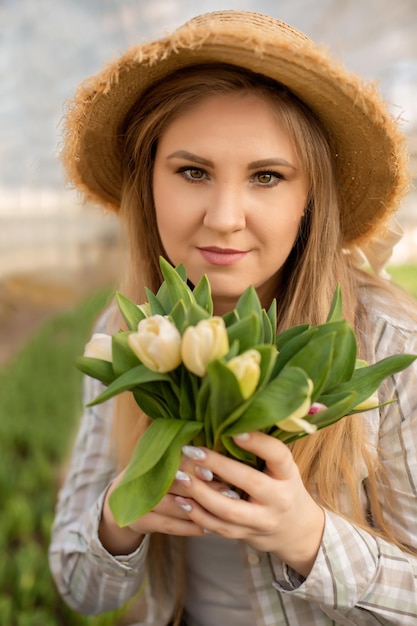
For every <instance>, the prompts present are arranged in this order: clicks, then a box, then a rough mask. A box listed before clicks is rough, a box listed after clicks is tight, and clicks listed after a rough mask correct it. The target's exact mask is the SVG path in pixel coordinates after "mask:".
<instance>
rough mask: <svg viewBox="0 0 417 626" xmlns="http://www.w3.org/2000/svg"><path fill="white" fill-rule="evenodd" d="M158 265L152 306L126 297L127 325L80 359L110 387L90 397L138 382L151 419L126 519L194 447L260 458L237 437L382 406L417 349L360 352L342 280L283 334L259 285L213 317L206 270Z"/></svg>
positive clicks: (324, 422) (287, 432)
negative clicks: (383, 395) (321, 308)
mask: <svg viewBox="0 0 417 626" xmlns="http://www.w3.org/2000/svg"><path fill="white" fill-rule="evenodd" d="M160 265H161V270H162V273H163V277H164V282H163V283H162V285H161V287H160V289H159V290H158V292H157V293H156V294H154V293H152V292H151V291H150V290H147V291H146V293H147V297H148V302H147V303H145V304H142V305H136V304H135V303H133V302H132V301H130V300H129V299H128V298H126V297H124V296H122V295H121V294H117V300H118V305H119V307H120V311H121V314H122V315H123V318H124V320H125V322H126V324H127V327H128V329H129V330H128V331H120V332H118V333H116V334H115V335H113V336H110V335H103V334H96V335H93V338H92V340H91V341H90V342H89V343H88V344H87V346H86V351H85V354H84V356H83V357H80V358H79V359H78V366H79V368H80V369H81V370H82V371H83V372H84V373H86V374H87V375H89V376H92V377H93V378H96V379H98V380H100V381H101V382H102V383H103V384H104V385H105V386H106V389H105V390H104V391H103V392H102V393H101V394H100V395H99V396H98V397H97V398H96V399H95V400H94V401H93V402H92V403H91V404H98V403H100V402H104V401H105V400H108V399H109V398H112V397H114V396H115V395H117V394H119V393H121V392H125V391H130V392H131V393H132V394H133V396H134V398H135V400H136V402H137V404H138V405H139V407H140V408H141V409H142V410H143V411H144V412H145V413H146V415H148V416H149V418H150V419H151V420H152V421H151V424H150V426H149V427H148V428H147V430H146V431H145V433H144V435H143V436H142V437H141V438H140V440H139V442H138V444H137V445H136V448H135V450H134V452H133V455H132V458H131V460H130V463H129V465H128V467H127V469H126V471H125V474H124V477H123V480H122V481H121V482H120V483H119V485H118V487H117V488H116V489H115V491H114V492H113V493H112V495H111V497H110V506H111V508H112V511H113V514H114V516H115V519H116V520H117V522H118V523H119V524H120V526H124V525H127V524H129V523H131V522H132V521H133V520H135V519H137V518H138V517H140V516H142V515H144V514H145V513H147V512H148V511H150V510H151V509H152V508H153V507H154V506H155V505H156V504H157V503H158V502H159V501H160V500H161V499H162V497H163V496H164V495H165V494H166V493H167V491H168V489H169V486H170V485H171V483H172V481H173V480H174V477H175V473H176V471H177V469H178V466H179V462H180V457H181V449H182V447H183V446H184V445H186V444H190V443H191V444H193V445H198V446H199V445H204V446H207V447H209V448H212V449H214V450H217V451H219V452H221V453H223V454H227V455H230V456H232V457H234V458H236V459H238V460H240V461H242V462H244V463H248V464H251V465H253V466H256V465H257V459H256V458H255V457H254V456H253V455H251V454H249V453H247V452H245V451H243V450H242V449H241V448H239V447H238V446H236V445H235V444H234V442H233V439H232V436H233V435H237V434H239V433H243V432H250V431H255V430H261V431H263V432H265V433H268V434H269V435H271V436H273V437H277V438H278V439H280V440H281V441H283V442H285V443H289V442H292V441H294V440H296V439H298V438H300V437H303V436H305V435H307V434H311V433H314V432H315V431H316V430H318V429H320V428H324V427H326V426H329V425H330V424H332V423H334V422H335V421H337V420H339V419H340V418H342V417H344V416H346V415H351V414H353V413H357V412H362V411H365V410H369V409H371V408H375V407H377V406H379V405H378V400H377V399H376V396H375V395H374V394H375V392H376V390H377V389H378V387H379V385H380V384H381V382H382V381H383V380H384V378H386V377H387V376H389V375H391V374H393V373H395V372H398V371H400V370H402V369H404V368H405V367H407V366H408V365H409V364H410V363H411V362H412V361H413V360H414V359H415V358H416V356H413V355H406V354H400V355H394V356H390V357H388V358H386V359H384V360H382V361H379V362H378V363H375V364H373V365H368V364H367V363H366V362H365V361H362V360H359V359H358V358H357V342H356V338H355V334H354V332H353V330H352V328H351V326H350V325H349V324H348V323H347V322H346V321H345V320H344V319H343V318H342V298H341V293H340V289H339V288H337V289H336V291H335V294H334V298H333V302H332V306H331V308H330V311H329V315H328V318H327V322H326V323H324V324H320V325H317V326H310V325H307V324H305V325H300V326H295V327H293V328H290V329H288V330H285V331H284V332H281V333H278V334H277V333H276V302H275V301H274V302H273V303H272V305H271V307H270V308H269V310H268V311H266V310H265V309H263V308H262V307H261V304H260V302H259V299H258V296H257V294H256V291H255V289H254V288H253V287H249V288H248V289H246V291H245V292H244V293H243V294H242V296H241V297H240V299H239V301H238V302H237V304H236V308H235V309H234V310H233V311H231V312H229V313H227V314H226V315H224V316H223V317H219V316H213V302H212V298H211V291H210V284H209V281H208V279H207V277H206V276H203V278H202V279H201V280H200V281H199V283H198V284H197V285H196V286H195V287H194V289H190V287H189V286H188V284H187V277H186V273H185V270H184V267H183V266H182V265H180V266H178V267H176V268H173V267H172V266H171V265H170V264H169V263H168V262H167V261H165V260H164V259H163V258H161V259H160ZM138 494H140V497H138Z"/></svg>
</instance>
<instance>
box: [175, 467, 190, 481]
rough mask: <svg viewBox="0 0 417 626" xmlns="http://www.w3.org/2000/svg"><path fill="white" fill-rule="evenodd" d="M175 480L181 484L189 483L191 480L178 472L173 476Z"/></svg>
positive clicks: (186, 475)
mask: <svg viewBox="0 0 417 626" xmlns="http://www.w3.org/2000/svg"><path fill="white" fill-rule="evenodd" d="M175 480H179V481H180V482H181V483H188V484H189V483H191V478H190V477H189V476H188V474H186V473H185V472H182V471H181V470H178V472H177V473H176V474H175Z"/></svg>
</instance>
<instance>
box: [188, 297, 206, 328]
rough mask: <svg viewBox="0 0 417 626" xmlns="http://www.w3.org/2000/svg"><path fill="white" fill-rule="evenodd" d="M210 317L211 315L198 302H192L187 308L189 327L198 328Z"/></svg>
mask: <svg viewBox="0 0 417 626" xmlns="http://www.w3.org/2000/svg"><path fill="white" fill-rule="evenodd" d="M209 317H210V315H209V313H208V312H207V311H206V310H205V309H203V307H202V306H200V305H199V304H197V302H192V303H191V304H189V305H188V307H187V323H188V325H189V326H197V324H198V322H201V320H206V319H208V318H209Z"/></svg>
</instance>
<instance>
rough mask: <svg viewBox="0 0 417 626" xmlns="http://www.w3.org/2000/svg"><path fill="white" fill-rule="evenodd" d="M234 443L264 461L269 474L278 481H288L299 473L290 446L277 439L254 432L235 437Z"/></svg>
mask: <svg viewBox="0 0 417 626" xmlns="http://www.w3.org/2000/svg"><path fill="white" fill-rule="evenodd" d="M233 441H234V442H235V444H236V445H238V446H239V447H240V448H242V449H243V450H247V451H248V452H252V454H254V455H255V456H257V457H259V458H260V459H262V460H264V461H265V463H266V466H267V473H268V474H269V475H270V476H272V477H273V478H275V479H277V480H288V479H290V478H292V477H293V476H294V473H295V472H297V471H298V470H297V465H296V463H295V461H294V459H293V456H292V454H291V451H290V450H289V448H288V446H286V445H285V444H284V443H282V441H279V439H275V437H271V436H270V435H266V434H265V433H260V432H253V433H244V434H243V435H238V436H237V437H233Z"/></svg>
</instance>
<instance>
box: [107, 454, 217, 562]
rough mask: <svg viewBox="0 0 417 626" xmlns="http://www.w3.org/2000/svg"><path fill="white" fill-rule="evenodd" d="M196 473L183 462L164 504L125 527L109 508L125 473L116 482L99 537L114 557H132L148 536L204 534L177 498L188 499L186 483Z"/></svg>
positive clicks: (114, 482) (210, 477)
mask: <svg viewBox="0 0 417 626" xmlns="http://www.w3.org/2000/svg"><path fill="white" fill-rule="evenodd" d="M187 470H188V473H190V471H193V473H194V468H192V466H191V464H190V463H189V462H187V460H185V459H183V462H182V464H181V467H180V470H179V471H178V472H177V478H176V479H175V480H174V482H173V483H172V485H171V487H170V489H169V491H168V493H167V494H166V495H165V496H164V497H163V498H162V500H161V501H160V502H158V504H157V505H156V506H155V508H153V509H152V511H150V512H149V513H146V515H143V516H142V517H140V518H139V519H137V520H136V521H134V522H133V523H132V524H130V525H129V526H124V527H123V528H121V527H120V526H119V525H118V524H117V522H116V520H115V519H114V516H113V513H112V511H111V509H110V506H109V498H110V495H111V494H112V492H113V491H114V490H115V489H116V487H117V485H118V484H119V483H120V481H121V480H122V478H123V474H124V471H122V472H121V473H120V474H119V475H118V476H117V477H116V478H115V480H114V481H113V482H112V484H111V485H110V487H109V489H108V490H107V493H106V496H105V499H104V505H103V512H102V516H101V520H100V525H99V537H100V541H101V543H102V545H103V546H104V547H105V548H106V550H107V551H108V552H110V554H113V555H118V556H120V555H122V554H131V553H132V552H134V551H135V550H136V549H137V548H138V547H139V546H140V544H141V543H142V540H143V537H144V536H145V535H146V534H148V533H153V532H158V533H163V534H168V535H177V536H180V537H198V536H203V535H204V530H203V529H202V528H200V526H197V524H195V523H194V522H192V521H191V520H190V519H189V517H188V515H187V512H186V511H184V510H183V509H181V508H180V507H179V506H178V503H177V502H176V501H175V497H176V496H183V497H185V496H187V489H186V487H184V486H183V485H184V484H186V481H187V477H188V473H187ZM196 477H197V478H200V479H201V480H204V481H205V482H210V484H211V485H212V486H213V488H214V489H221V488H224V487H225V485H223V484H221V483H218V482H217V481H213V482H212V476H210V475H207V474H206V475H204V474H203V475H196Z"/></svg>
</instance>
